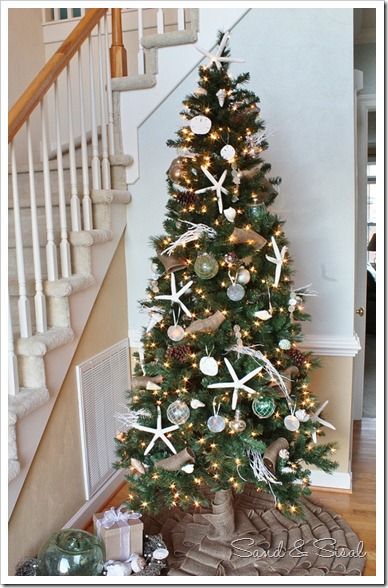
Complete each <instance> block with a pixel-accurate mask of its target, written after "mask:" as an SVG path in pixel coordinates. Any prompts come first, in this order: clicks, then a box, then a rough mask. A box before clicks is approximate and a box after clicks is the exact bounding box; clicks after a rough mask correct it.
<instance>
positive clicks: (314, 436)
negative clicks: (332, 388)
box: [310, 400, 336, 443]
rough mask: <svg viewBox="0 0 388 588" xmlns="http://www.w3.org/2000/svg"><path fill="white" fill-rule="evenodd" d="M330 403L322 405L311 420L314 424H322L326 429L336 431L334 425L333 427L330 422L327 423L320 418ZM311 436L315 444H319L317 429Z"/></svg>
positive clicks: (311, 416) (312, 415)
mask: <svg viewBox="0 0 388 588" xmlns="http://www.w3.org/2000/svg"><path fill="white" fill-rule="evenodd" d="M328 403H329V401H328V400H326V401H325V402H324V403H323V404H321V406H320V407H319V408H318V409H317V410H316V411H315V412H314V413H313V414H311V415H310V420H311V421H312V422H313V423H320V424H321V425H323V426H324V427H328V428H329V429H333V431H335V430H336V428H335V426H334V425H332V424H331V423H329V422H328V421H325V420H324V419H321V417H320V416H319V415H320V414H321V412H322V411H323V410H324V409H325V408H326V406H327V405H328ZM311 436H312V438H313V441H314V443H316V442H317V431H316V429H314V431H313V432H312V433H311Z"/></svg>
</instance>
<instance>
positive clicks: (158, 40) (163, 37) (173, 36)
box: [141, 29, 198, 49]
mask: <svg viewBox="0 0 388 588" xmlns="http://www.w3.org/2000/svg"><path fill="white" fill-rule="evenodd" d="M197 40H198V35H197V33H196V31H193V30H190V29H188V30H185V31H170V32H167V33H156V34H155V35H146V36H145V37H143V38H142V39H141V44H142V46H143V47H144V49H153V48H155V49H156V48H162V47H173V46H176V45H187V44H189V43H195V42H196V41H197Z"/></svg>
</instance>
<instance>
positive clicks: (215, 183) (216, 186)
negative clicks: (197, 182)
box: [195, 165, 228, 214]
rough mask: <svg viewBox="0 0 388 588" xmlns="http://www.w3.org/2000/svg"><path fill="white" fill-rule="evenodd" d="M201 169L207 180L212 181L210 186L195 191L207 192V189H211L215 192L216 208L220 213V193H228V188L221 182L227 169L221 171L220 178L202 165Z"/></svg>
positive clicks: (222, 208) (222, 206)
mask: <svg viewBox="0 0 388 588" xmlns="http://www.w3.org/2000/svg"><path fill="white" fill-rule="evenodd" d="M201 170H202V171H203V173H204V174H205V176H206V177H207V178H208V180H210V182H211V183H212V186H207V188H201V189H200V190H196V191H195V193H196V194H203V193H204V192H207V191H208V190H213V191H214V192H215V193H216V194H217V202H218V210H219V212H220V214H222V212H223V210H224V204H223V202H222V194H228V190H227V189H226V188H224V186H223V183H224V181H225V178H226V174H227V173H228V171H227V170H225V171H224V172H223V173H222V175H221V177H220V179H219V180H217V179H216V178H215V177H214V176H213V175H212V174H211V173H210V172H209V171H208V170H207V169H206V167H204V166H203V165H201Z"/></svg>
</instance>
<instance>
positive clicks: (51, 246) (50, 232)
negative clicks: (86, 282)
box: [40, 98, 58, 282]
mask: <svg viewBox="0 0 388 588" xmlns="http://www.w3.org/2000/svg"><path fill="white" fill-rule="evenodd" d="M45 100H46V98H43V100H42V102H41V103H40V116H41V122H42V163H43V185H44V208H45V216H46V233H47V242H46V259H47V279H48V280H49V281H50V282H53V281H54V280H57V279H58V258H57V246H56V244H55V237H54V223H53V203H52V198H51V184H50V166H49V158H48V147H47V131H46V119H45V108H44V105H45Z"/></svg>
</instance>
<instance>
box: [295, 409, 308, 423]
mask: <svg viewBox="0 0 388 588" xmlns="http://www.w3.org/2000/svg"><path fill="white" fill-rule="evenodd" d="M295 416H296V418H297V419H298V421H300V422H301V423H306V422H307V421H308V420H309V419H310V415H308V414H307V412H306V411H305V410H304V408H299V409H298V410H297V411H295Z"/></svg>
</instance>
